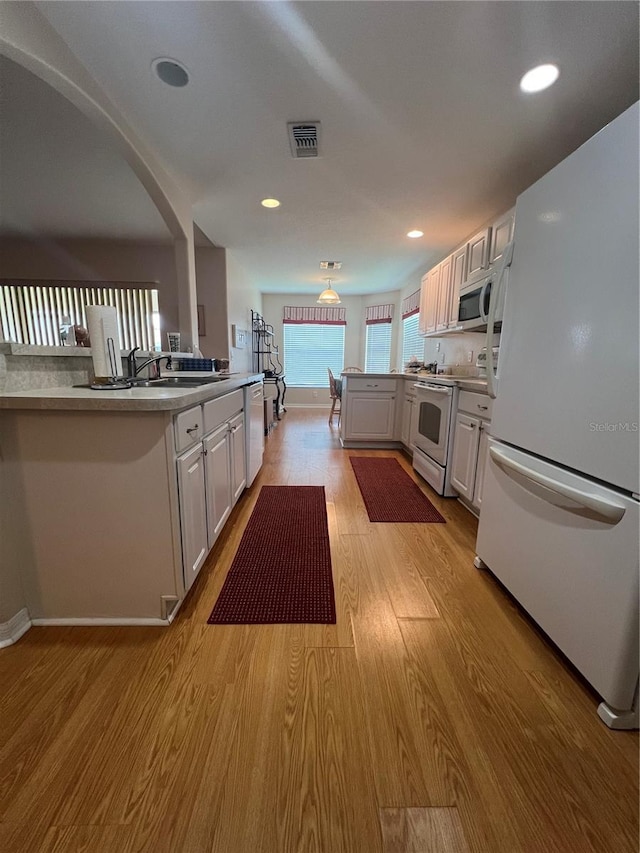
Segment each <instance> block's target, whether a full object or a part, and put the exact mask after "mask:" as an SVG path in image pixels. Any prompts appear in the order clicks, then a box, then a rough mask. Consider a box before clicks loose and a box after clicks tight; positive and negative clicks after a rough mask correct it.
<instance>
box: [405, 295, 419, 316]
mask: <svg viewBox="0 0 640 853" xmlns="http://www.w3.org/2000/svg"><path fill="white" fill-rule="evenodd" d="M419 311H420V291H419V290H416V292H415V293H411V294H409V296H407V297H406V299H403V300H402V319H403V320H406V318H407V317H411V315H412V314H417V313H418V312H419Z"/></svg>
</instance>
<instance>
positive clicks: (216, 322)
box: [196, 246, 229, 358]
mask: <svg viewBox="0 0 640 853" xmlns="http://www.w3.org/2000/svg"><path fill="white" fill-rule="evenodd" d="M196 283H197V286H198V305H203V306H204V317H205V332H206V334H204V335H202V336H201V337H200V338H199V343H198V346H199V347H200V351H201V352H202V354H203V356H204V357H205V358H229V338H228V334H227V269H226V259H225V251H224V249H218V248H216V247H214V246H212V247H211V248H200V247H198V246H196Z"/></svg>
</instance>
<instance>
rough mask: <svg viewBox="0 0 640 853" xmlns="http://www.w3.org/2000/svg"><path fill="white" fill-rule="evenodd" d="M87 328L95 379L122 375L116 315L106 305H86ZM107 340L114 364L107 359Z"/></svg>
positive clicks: (114, 311)
mask: <svg viewBox="0 0 640 853" xmlns="http://www.w3.org/2000/svg"><path fill="white" fill-rule="evenodd" d="M86 310H87V326H88V327H89V337H90V338H91V357H92V359H93V372H94V373H95V376H96V379H98V378H103V377H106V376H120V375H121V374H122V359H121V357H120V343H119V338H118V314H117V312H116V309H115V308H111V307H110V306H108V305H87V309H86ZM109 338H111V340H112V341H113V351H114V353H115V359H114V361H115V363H114V364H112V363H111V361H112V359H111V358H110V357H109V344H108V341H109Z"/></svg>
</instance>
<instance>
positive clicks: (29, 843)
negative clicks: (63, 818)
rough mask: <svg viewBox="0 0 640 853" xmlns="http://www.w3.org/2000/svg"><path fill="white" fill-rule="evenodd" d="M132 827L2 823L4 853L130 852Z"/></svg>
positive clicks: (0, 827) (0, 830) (2, 847)
mask: <svg viewBox="0 0 640 853" xmlns="http://www.w3.org/2000/svg"><path fill="white" fill-rule="evenodd" d="M132 838H133V833H132V829H131V827H129V826H49V827H47V826H41V825H38V824H30V825H22V826H18V825H15V824H2V823H0V849H1V850H2V851H3V853H116V851H118V853H130V850H131V842H132Z"/></svg>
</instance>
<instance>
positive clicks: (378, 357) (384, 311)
mask: <svg viewBox="0 0 640 853" xmlns="http://www.w3.org/2000/svg"><path fill="white" fill-rule="evenodd" d="M392 320H393V305H392V304H391V303H387V304H386V305H370V306H369V307H368V308H367V309H366V311H365V322H366V324H367V335H366V339H365V356H364V369H365V370H366V371H367V372H369V373H388V372H389V367H390V364H391V329H392V325H391V321H392Z"/></svg>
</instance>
